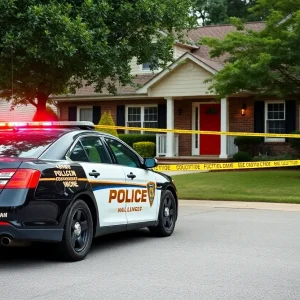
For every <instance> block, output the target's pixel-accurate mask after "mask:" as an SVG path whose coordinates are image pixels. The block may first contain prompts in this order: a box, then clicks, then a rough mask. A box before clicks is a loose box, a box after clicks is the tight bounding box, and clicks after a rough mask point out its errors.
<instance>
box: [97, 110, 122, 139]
mask: <svg viewBox="0 0 300 300" xmlns="http://www.w3.org/2000/svg"><path fill="white" fill-rule="evenodd" d="M98 125H108V126H115V122H114V120H113V118H112V116H111V114H110V112H109V113H107V112H104V113H103V114H102V116H101V119H100V121H99V124H98ZM96 130H97V131H101V132H106V133H108V134H111V135H114V136H116V137H118V133H117V130H116V129H110V128H96Z"/></svg>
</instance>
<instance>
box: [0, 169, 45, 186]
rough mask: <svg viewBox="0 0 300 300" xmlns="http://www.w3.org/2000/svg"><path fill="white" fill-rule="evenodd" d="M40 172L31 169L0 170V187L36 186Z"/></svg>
mask: <svg viewBox="0 0 300 300" xmlns="http://www.w3.org/2000/svg"><path fill="white" fill-rule="evenodd" d="M40 175H41V172H40V171H38V170H32V169H18V170H15V169H5V170H0V188H2V189H3V188H5V189H31V188H36V187H37V185H38V182H39V179H40Z"/></svg>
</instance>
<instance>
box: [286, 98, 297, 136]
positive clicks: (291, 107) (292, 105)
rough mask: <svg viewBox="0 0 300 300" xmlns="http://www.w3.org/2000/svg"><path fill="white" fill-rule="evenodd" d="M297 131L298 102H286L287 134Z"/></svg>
mask: <svg viewBox="0 0 300 300" xmlns="http://www.w3.org/2000/svg"><path fill="white" fill-rule="evenodd" d="M295 130H296V101H295V100H288V101H286V102H285V132H286V133H291V132H292V131H295Z"/></svg>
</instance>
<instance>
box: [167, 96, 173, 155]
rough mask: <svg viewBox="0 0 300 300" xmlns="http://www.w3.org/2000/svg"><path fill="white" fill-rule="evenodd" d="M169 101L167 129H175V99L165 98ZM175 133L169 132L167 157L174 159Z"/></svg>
mask: <svg viewBox="0 0 300 300" xmlns="http://www.w3.org/2000/svg"><path fill="white" fill-rule="evenodd" d="M165 99H166V100H167V129H174V99H173V98H172V97H168V98H165ZM174 145H175V139H174V132H167V153H166V156H167V157H174Z"/></svg>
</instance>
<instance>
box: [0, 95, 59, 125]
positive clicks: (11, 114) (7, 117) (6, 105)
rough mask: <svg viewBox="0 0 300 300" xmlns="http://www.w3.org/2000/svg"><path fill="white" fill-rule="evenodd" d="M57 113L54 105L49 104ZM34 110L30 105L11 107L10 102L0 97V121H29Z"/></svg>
mask: <svg viewBox="0 0 300 300" xmlns="http://www.w3.org/2000/svg"><path fill="white" fill-rule="evenodd" d="M49 106H50V107H51V108H52V110H53V111H54V112H55V113H57V108H56V106H54V105H49ZM35 112H36V108H35V107H34V106H33V105H31V104H28V105H18V106H15V107H14V108H12V105H11V103H10V102H7V101H6V100H5V99H0V122H30V121H32V119H33V117H34V115H35Z"/></svg>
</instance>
